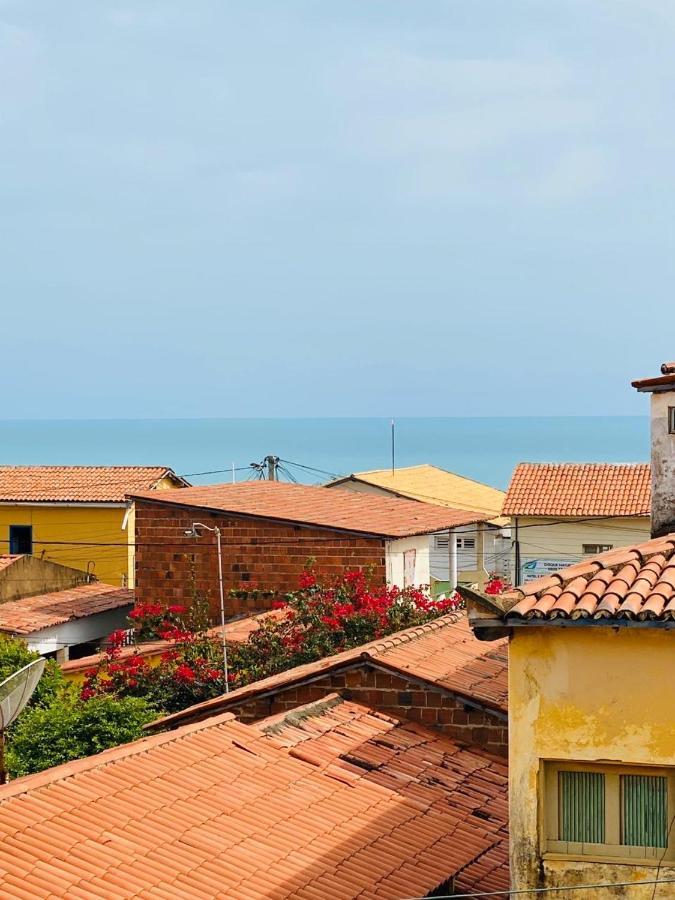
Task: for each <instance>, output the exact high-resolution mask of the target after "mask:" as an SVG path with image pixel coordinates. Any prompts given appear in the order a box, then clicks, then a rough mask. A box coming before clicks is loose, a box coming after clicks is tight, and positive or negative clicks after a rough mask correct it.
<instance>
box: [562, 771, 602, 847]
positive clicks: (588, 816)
mask: <svg viewBox="0 0 675 900" xmlns="http://www.w3.org/2000/svg"><path fill="white" fill-rule="evenodd" d="M558 777H559V780H560V781H559V785H558V797H559V810H560V840H561V841H580V842H582V843H585V844H603V843H604V841H605V776H604V775H602V774H600V773H599V772H560V773H559V776H558Z"/></svg>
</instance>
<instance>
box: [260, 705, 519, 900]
mask: <svg viewBox="0 0 675 900" xmlns="http://www.w3.org/2000/svg"><path fill="white" fill-rule="evenodd" d="M256 727H257V728H259V729H260V730H261V731H264V732H265V733H266V734H267V735H268V736H269V737H270V739H272V740H273V741H274V743H275V744H276V745H281V746H283V747H286V748H289V749H290V752H291V755H296V756H298V757H299V758H301V759H306V760H307V761H309V762H314V763H315V764H316V765H319V766H322V767H325V766H330V765H332V764H335V763H337V764H340V765H344V766H345V767H346V768H347V769H348V770H351V771H353V767H354V766H356V767H358V768H362V769H363V776H362V777H363V778H366V779H368V780H371V781H373V782H375V783H377V784H382V785H384V786H385V787H387V788H390V789H391V790H393V791H395V792H396V793H398V794H400V795H401V796H402V797H410V798H411V799H413V800H415V801H417V802H421V803H423V804H425V806H426V807H427V808H429V809H434V808H436V809H438V811H439V812H441V813H442V811H443V810H444V809H447V808H448V807H449V808H450V809H452V810H453V811H458V810H462V809H465V810H466V816H467V818H466V819H465V821H470V820H471V821H474V822H475V819H476V818H478V819H479V821H480V825H479V826H478V827H479V828H480V829H481V830H482V829H485V831H486V833H487V834H488V835H491V836H492V837H493V838H494V839H495V841H496V843H495V844H494V845H493V847H492V848H491V849H490V850H489V851H487V852H486V853H485V854H484V855H483V856H481V857H480V859H479V860H476V862H475V863H472V864H470V865H469V867H468V869H465V870H463V871H462V872H460V873H459V874H458V875H457V876H456V878H455V885H454V887H455V891H457V892H459V891H499V890H506V889H507V888H508V887H509V863H508V851H509V846H508V844H509V837H508V796H507V794H508V792H507V787H508V784H507V779H508V774H507V763H506V761H505V760H503V759H499V758H497V757H493V756H489V755H488V754H486V753H485V751H483V750H480V749H476V748H473V747H472V748H467V747H464V746H463V745H461V744H458V743H457V742H456V741H453V740H452V739H450V738H448V737H446V736H444V735H442V734H439V732H438V731H433V730H431V729H428V728H425V727H424V726H422V725H418V724H416V723H413V722H409V721H407V720H405V719H401V718H393V717H391V716H389V715H386V714H384V713H381V712H377V711H375V710H373V709H371V708H370V707H368V706H363V705H361V704H359V703H354V702H351V701H346V700H342V699H341V698H340V697H339V696H338V695H336V694H333V695H329V696H327V697H325V698H324V699H323V700H320V701H318V702H316V703H311V704H307V705H305V706H301V707H298V708H297V709H294V710H293V711H292V712H286V713H281V714H280V715H276V716H271V717H270V718H268V719H264V720H262V721H260V722H258V723H257V725H256ZM476 813H478V816H476ZM475 824H478V823H475Z"/></svg>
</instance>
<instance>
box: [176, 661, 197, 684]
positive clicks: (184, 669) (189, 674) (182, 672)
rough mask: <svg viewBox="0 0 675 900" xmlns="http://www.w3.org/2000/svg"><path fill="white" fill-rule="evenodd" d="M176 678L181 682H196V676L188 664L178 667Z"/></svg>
mask: <svg viewBox="0 0 675 900" xmlns="http://www.w3.org/2000/svg"><path fill="white" fill-rule="evenodd" d="M176 678H177V679H178V680H179V681H188V682H190V681H194V680H195V678H196V675H195V673H194V670H193V669H191V668H190V666H188V665H187V663H181V664H180V665H179V666H176Z"/></svg>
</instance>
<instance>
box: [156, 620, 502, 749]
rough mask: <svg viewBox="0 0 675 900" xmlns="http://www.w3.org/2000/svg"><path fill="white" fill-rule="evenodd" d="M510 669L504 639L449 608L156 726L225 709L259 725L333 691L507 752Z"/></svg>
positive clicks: (169, 725) (457, 737)
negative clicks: (481, 637) (485, 637)
mask: <svg viewBox="0 0 675 900" xmlns="http://www.w3.org/2000/svg"><path fill="white" fill-rule="evenodd" d="M507 668H508V662H507V647H506V641H502V642H501V643H499V644H492V645H489V644H488V645H485V644H482V643H481V642H480V641H477V640H476V639H475V638H474V636H473V634H472V633H471V630H470V628H469V627H468V624H467V620H466V617H465V616H464V615H463V614H462V613H451V614H449V615H446V616H442V617H441V618H439V619H436V620H435V621H433V622H427V623H426V624H425V625H420V626H417V627H414V628H408V629H406V630H404V631H399V632H397V633H396V634H392V635H389V636H388V637H386V638H382V639H380V640H377V641H371V642H370V643H368V644H363V645H362V646H360V647H354V648H352V649H350V650H346V651H344V652H343V653H338V654H336V655H335V656H329V657H326V658H325V659H319V660H316V661H315V662H311V663H307V664H305V665H302V666H297V667H295V668H294V669H289V670H287V671H285V672H280V673H278V674H277V675H272V676H270V677H268V678H263V679H261V680H260V681H255V682H253V683H252V684H249V685H246V686H244V687H241V688H238V689H237V690H234V691H230V693H229V694H224V695H222V696H221V697H216V698H214V699H212V700H207V701H205V702H203V703H198V704H196V705H195V706H191V707H188V708H187V709H184V710H181V711H180V712H177V713H174V714H173V715H170V716H167V717H165V718H164V719H161V720H159V721H158V722H157V723H156V724H155V725H154V726H153V727H155V728H160V727H161V728H175V727H177V726H178V725H184V724H186V723H193V722H196V721H201V720H202V719H206V718H208V717H209V716H213V715H216V714H220V713H223V712H230V713H234V715H236V716H237V718H238V719H240V720H241V721H242V722H248V723H253V722H258V721H260V720H261V719H264V718H266V717H267V716H270V715H276V714H282V713H284V714H285V713H292V712H293V711H294V710H296V709H297V708H298V707H300V706H302V705H303V704H305V703H312V702H318V701H321V700H323V699H324V698H325V697H327V696H328V695H331V694H333V693H335V694H338V695H339V696H341V697H343V698H344V699H347V700H354V701H357V702H359V703H365V704H367V705H368V706H370V707H372V708H374V709H378V710H380V711H381V712H382V713H385V714H387V715H392V716H404V717H405V718H406V719H408V720H411V721H415V722H418V723H420V724H421V725H424V726H426V727H428V728H432V729H435V730H437V731H440V732H442V733H443V734H445V735H446V736H448V737H450V738H452V739H453V740H458V741H462V742H463V743H465V744H471V745H474V746H480V747H482V748H483V749H484V750H486V751H488V752H490V753H494V754H496V755H500V756H505V755H506V754H507V746H508V733H507V732H508V708H507V697H508V671H507Z"/></svg>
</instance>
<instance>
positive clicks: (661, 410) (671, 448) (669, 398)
mask: <svg viewBox="0 0 675 900" xmlns="http://www.w3.org/2000/svg"><path fill="white" fill-rule="evenodd" d="M651 406H652V519H653V522H652V530H653V534H654V537H659V536H660V535H662V534H668V532H670V531H675V434H669V433H668V407H669V406H675V392H673V391H665V392H663V393H654V394H652V403H651Z"/></svg>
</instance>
